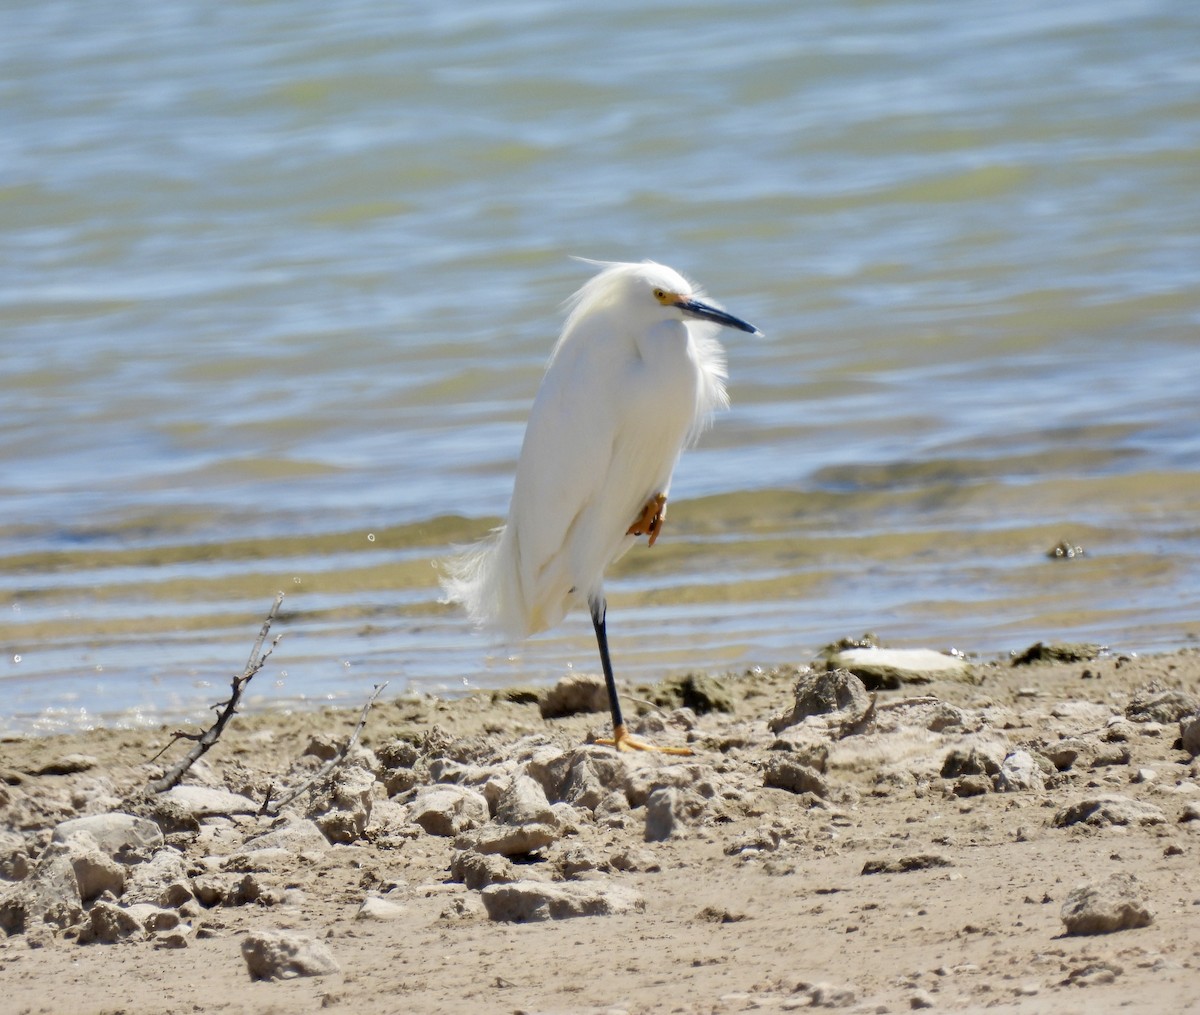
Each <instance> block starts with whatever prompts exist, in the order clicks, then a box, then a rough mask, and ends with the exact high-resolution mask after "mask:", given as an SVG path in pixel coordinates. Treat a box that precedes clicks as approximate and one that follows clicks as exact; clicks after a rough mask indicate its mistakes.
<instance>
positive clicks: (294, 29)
mask: <svg viewBox="0 0 1200 1015" xmlns="http://www.w3.org/2000/svg"><path fill="white" fill-rule="evenodd" d="M1198 38H1200V8H1198V7H1196V6H1195V5H1194V4H1188V3H1182V2H1167V0H1159V2H1154V0H1145V2H1140V0H1139V2H1133V0H1130V2H1121V0H1117V2H1109V3H1103V4H1095V3H1083V2H1067V3H1059V4H1053V5H1050V6H1049V7H1047V5H1045V4H1036V3H1013V4H1007V5H1003V6H997V5H995V4H990V3H983V2H978V0H967V2H965V3H960V4H956V5H954V7H953V8H952V9H950V8H947V7H946V5H944V4H940V3H935V2H932V0H929V2H916V0H898V2H889V3H846V2H832V0H831V2H826V3H818V4H805V5H800V6H797V5H794V4H789V3H783V2H751V3H737V4H734V3H688V4H686V5H683V4H678V3H670V2H665V0H664V2H650V3H646V2H641V3H637V4H633V3H624V2H617V3H615V4H609V5H607V6H606V7H605V8H604V10H603V11H602V12H601V11H599V10H590V11H589V10H584V9H581V8H579V7H578V5H571V4H562V3H552V2H510V3H499V4H490V5H466V6H465V7H463V6H462V5H459V6H458V7H452V6H448V5H445V4H432V3H429V4H425V3H414V4H406V5H401V7H400V8H399V9H396V8H391V7H386V6H385V7H380V6H379V5H377V4H368V3H356V2H351V3H344V4H336V5H329V4H316V3H311V2H309V0H289V2H288V3H282V2H275V0H270V2H264V3H258V4H254V5H251V6H246V5H238V6H234V7H218V8H212V7H211V5H204V4H199V3H195V2H191V0H165V2H163V0H159V2H156V3H148V2H135V3H132V4H128V5H125V6H124V7H122V8H121V10H120V12H114V11H112V10H110V9H107V8H100V7H95V8H93V7H89V6H87V5H80V4H73V3H66V2H54V0H50V2H47V3H42V4H39V5H37V6H36V7H33V8H22V9H21V10H19V11H18V10H16V9H8V10H6V11H4V12H2V13H0V58H2V60H3V64H4V66H5V68H6V73H5V75H4V79H3V81H0V113H2V115H3V120H4V123H5V129H4V131H3V132H0V238H2V240H3V242H2V243H0V343H2V346H0V349H2V353H0V356H2V359H0V433H3V440H2V441H0V609H2V611H3V620H2V621H0V653H2V654H0V687H2V689H3V694H4V699H3V700H4V702H5V705H4V709H3V711H4V719H3V725H4V726H5V727H7V728H9V729H16V730H20V729H39V730H49V729H55V728H61V727H71V726H78V725H87V724H89V723H91V722H94V721H97V719H98V718H99V717H105V718H106V719H107V720H108V721H113V720H114V719H115V720H116V721H122V722H143V721H144V722H152V721H158V720H160V719H161V718H163V717H164V716H171V717H174V716H176V715H180V714H185V715H194V714H196V713H197V712H199V711H202V710H203V708H204V706H205V704H206V703H207V702H209V701H212V700H213V699H214V697H215V696H216V695H217V694H218V693H219V692H220V691H222V690H223V689H224V687H225V685H226V683H227V681H228V678H229V676H230V674H231V673H232V672H235V671H237V670H239V669H240V667H241V665H242V664H243V662H244V659H245V655H246V652H247V651H248V649H249V646H250V643H251V642H252V640H253V637H254V635H255V633H256V632H257V629H258V625H259V623H260V621H261V618H262V617H263V616H264V615H265V613H266V611H267V609H268V607H269V606H270V603H271V601H272V599H273V597H274V595H275V593H276V591H278V590H283V591H285V592H286V593H287V599H286V600H285V606H284V613H283V617H282V619H281V622H280V624H279V625H278V629H279V630H282V631H284V632H285V637H284V640H283V642H282V643H281V644H280V646H279V648H278V649H277V651H276V654H275V656H274V657H273V659H272V661H271V664H270V665H269V667H268V669H267V670H266V671H265V672H264V673H263V674H262V675H260V677H259V678H258V680H257V681H256V684H257V686H255V688H254V690H255V692H256V693H255V701H256V704H257V705H258V706H260V707H283V706H284V705H292V704H296V703H302V702H319V701H326V700H345V701H353V702H357V701H361V700H363V699H364V698H365V697H366V695H367V694H368V693H369V690H370V687H371V685H372V684H373V683H375V682H377V681H378V680H381V679H388V680H390V681H392V683H391V687H390V690H391V691H400V690H403V689H404V688H406V687H413V688H418V689H422V690H436V691H441V692H447V693H448V692H453V691H458V690H461V689H463V688H469V687H477V686H487V685H494V684H499V683H511V682H543V683H544V682H546V681H549V680H552V679H554V678H555V677H557V676H558V675H560V674H561V673H562V672H563V671H564V670H565V669H567V668H568V667H577V668H588V669H591V668H593V667H594V665H595V664H594V661H593V653H594V647H593V645H592V642H591V633H590V624H589V623H588V621H587V618H586V617H584V616H582V615H580V616H576V617H572V618H569V619H568V621H567V622H566V623H564V624H563V625H562V626H560V627H559V628H558V629H557V630H555V631H554V632H552V633H550V634H548V635H546V636H544V637H542V638H539V639H536V640H534V641H531V642H530V643H528V644H526V645H524V646H508V647H506V646H496V645H493V644H491V643H490V642H489V641H488V640H487V639H486V638H485V637H483V636H481V635H477V634H474V633H472V632H471V631H470V630H469V628H468V627H467V625H466V624H465V622H464V621H463V619H462V618H461V617H460V616H459V615H457V614H456V613H455V612H454V611H452V610H449V609H447V608H446V607H443V606H441V605H439V604H438V602H437V596H438V591H437V585H436V571H435V570H434V567H433V564H432V561H434V560H435V559H437V558H438V557H439V556H442V555H444V554H445V553H446V552H447V551H448V548H449V547H450V546H451V545H452V544H455V543H463V542H469V541H471V540H474V539H475V538H477V537H479V536H480V535H482V534H483V533H485V532H486V531H487V530H488V529H489V527H491V526H492V525H494V524H496V523H497V522H498V520H499V519H500V517H501V516H502V515H503V513H504V511H505V508H506V506H507V500H508V495H509V492H510V489H511V486H510V484H511V477H512V472H513V467H514V464H515V460H516V455H517V452H518V450H519V447H520V440H521V433H522V428H523V423H524V419H525V414H526V411H527V408H528V405H529V402H530V400H531V399H532V396H533V393H534V391H535V389H536V386H537V382H538V378H539V376H540V373H541V370H542V366H543V364H544V362H545V359H546V356H547V355H548V353H549V350H550V347H551V345H552V344H553V340H554V337H555V334H556V332H557V329H558V326H559V324H560V322H561V315H560V312H559V309H558V308H559V304H560V303H561V301H562V300H563V299H564V298H565V297H566V296H568V295H569V294H570V292H571V291H572V290H573V289H574V288H576V287H577V286H578V285H579V284H580V283H581V282H582V281H583V280H584V278H585V277H586V274H585V269H582V268H581V267H580V266H579V265H578V264H576V263H575V262H572V261H571V260H570V259H569V257H568V255H570V254H581V255H586V256H591V257H598V258H611V259H640V258H643V257H650V258H654V259H657V260H661V261H664V262H666V263H668V264H671V265H672V266H674V267H676V268H678V269H679V270H681V271H683V272H684V273H685V274H688V275H690V276H692V277H694V278H696V279H697V280H698V281H699V282H700V283H701V284H702V285H704V286H705V287H706V288H707V289H708V290H709V292H710V293H711V294H712V295H713V296H715V297H716V298H718V299H720V300H721V301H722V302H724V303H725V304H726V305H727V306H728V307H729V308H730V309H731V310H733V311H734V312H736V313H738V314H739V315H741V316H743V317H745V318H746V319H748V320H750V321H753V322H754V323H755V324H757V325H758V326H759V327H760V328H761V329H762V330H763V331H765V332H766V333H767V335H768V338H767V339H766V340H762V341H760V340H753V339H750V338H749V337H748V336H743V335H740V334H733V333H730V334H729V335H727V336H726V339H727V345H728V347H729V359H730V371H731V383H730V390H731V394H732V397H733V408H732V409H731V411H730V412H728V413H727V414H725V415H724V416H723V417H722V418H720V419H719V420H718V422H717V426H716V427H715V429H714V430H713V431H711V432H710V433H709V434H708V435H706V437H705V438H704V439H703V441H702V443H701V445H700V446H699V447H698V448H697V449H695V450H693V451H691V452H689V453H688V454H687V455H686V456H685V457H684V459H683V461H682V463H681V465H680V468H679V471H678V473H677V475H676V480H675V483H674V485H673V489H672V494H673V498H672V509H671V518H670V524H669V528H668V531H667V532H666V534H665V537H664V539H663V540H661V541H660V542H659V543H658V545H656V546H655V547H654V549H653V550H651V551H646V550H645V549H644V548H643V549H639V550H635V551H634V552H632V553H631V554H629V555H628V556H627V557H626V558H625V559H624V560H623V561H622V562H621V564H620V565H619V566H618V567H617V568H616V569H615V571H614V573H613V576H612V580H611V582H610V590H609V591H610V596H609V598H610V624H611V634H612V640H613V650H614V655H615V657H616V663H617V667H618V670H619V672H620V673H622V674H624V675H626V676H629V677H649V676H655V675H662V674H665V673H671V672H680V671H686V670H690V669H704V670H715V669H725V668H744V667H746V666H751V665H766V664H771V663H775V662H782V661H796V660H805V659H808V658H809V657H810V656H811V654H812V653H813V651H814V650H815V649H816V648H817V647H819V646H820V645H821V644H823V643H825V642H827V641H830V640H832V639H834V638H837V637H840V636H843V635H848V634H851V635H852V634H859V633H861V632H862V631H864V630H872V631H875V632H876V633H877V634H879V635H880V636H881V637H882V638H883V639H884V640H886V641H888V642H890V643H892V644H897V645H932V646H935V647H951V646H952V647H956V648H959V649H961V650H964V651H969V652H980V653H998V652H1004V651H1007V650H1010V649H1014V648H1022V647H1024V646H1025V645H1027V644H1028V643H1030V642H1031V641H1034V640H1037V639H1040V638H1071V639H1089V640H1096V641H1100V642H1103V643H1106V644H1111V645H1113V646H1114V647H1115V648H1120V649H1122V650H1125V651H1147V650H1153V649H1159V648H1170V647H1175V646H1177V645H1179V644H1181V643H1183V642H1186V641H1187V640H1188V639H1190V638H1193V637H1194V636H1195V634H1196V632H1197V631H1198V630H1200V522H1198V521H1197V519H1198V518H1200V511H1198V508H1200V409H1198V408H1197V399H1196V397H1195V389H1196V379H1197V378H1200V342H1198V341H1197V325H1198V324H1200V284H1198V283H1200V188H1198V187H1197V185H1196V184H1197V179H1198V178H1197V166H1200V47H1198V46H1196V45H1195V42H1196V40H1197V39H1198ZM1061 540H1066V541H1067V542H1069V543H1070V544H1071V545H1080V546H1083V547H1084V549H1085V551H1086V552H1085V554H1084V555H1083V556H1081V557H1074V558H1071V559H1053V558H1051V557H1048V556H1047V551H1048V550H1050V549H1051V548H1052V547H1053V546H1054V545H1055V544H1057V543H1058V542H1059V541H1061Z"/></svg>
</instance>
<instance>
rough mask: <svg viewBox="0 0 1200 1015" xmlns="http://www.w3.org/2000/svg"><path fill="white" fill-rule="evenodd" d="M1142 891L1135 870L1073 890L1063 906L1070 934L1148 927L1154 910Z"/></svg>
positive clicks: (1063, 916)
mask: <svg viewBox="0 0 1200 1015" xmlns="http://www.w3.org/2000/svg"><path fill="white" fill-rule="evenodd" d="M1141 895H1142V893H1141V891H1140V890H1139V888H1138V880H1137V878H1135V877H1134V876H1133V875H1132V874H1113V875H1111V876H1110V877H1109V878H1108V880H1107V881H1103V882H1099V883H1096V884H1090V885H1083V886H1081V887H1079V888H1076V889H1074V890H1072V891H1071V892H1070V893H1069V894H1068V895H1067V898H1066V901H1065V902H1064V903H1063V906H1062V921H1063V923H1064V924H1065V925H1066V929H1067V934H1069V935H1090V934H1111V933H1113V932H1115V931H1119V930H1129V929H1132V928H1137V927H1148V926H1149V925H1150V924H1151V923H1152V922H1153V921H1154V914H1153V912H1151V910H1150V909H1149V908H1148V907H1147V906H1146V903H1145V902H1144V901H1143V899H1142V897H1141Z"/></svg>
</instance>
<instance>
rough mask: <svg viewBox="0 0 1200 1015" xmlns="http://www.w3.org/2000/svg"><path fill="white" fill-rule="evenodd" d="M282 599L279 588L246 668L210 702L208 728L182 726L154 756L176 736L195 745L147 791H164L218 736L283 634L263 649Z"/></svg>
mask: <svg viewBox="0 0 1200 1015" xmlns="http://www.w3.org/2000/svg"><path fill="white" fill-rule="evenodd" d="M282 602H283V593H282V592H280V593H279V595H277V596H276V597H275V602H274V603H273V604H272V605H271V609H270V611H269V612H268V613H267V619H266V620H264V621H263V626H262V630H260V631H259V632H258V638H257V639H256V640H255V642H254V648H252V649H251V650H250V658H249V659H248V660H247V661H246V668H245V669H244V670H242V672H241V673H239V674H238V675H236V676H235V677H234V678H233V680H232V682H231V683H230V693H229V698H228V699H227V700H226V701H222V702H218V703H217V704H215V705H213V709H214V710H215V711H216V712H217V718H216V720H215V721H214V722H213V724H212V725H211V726H209V727H208V729H206V730H203V731H201V732H199V733H187V732H185V731H183V730H176V731H175V733H174V734H173V735H172V737H171V741H170V743H168V744H167V746H166V747H164V748H163V750H162V751H159V752H158V754H156V755H155V756H154V757H155V758H158V757H161V756H162V754H163V752H164V751H166V750H167V748H169V747H171V746H173V745H174V744H175V743H176V742H177V741H179V740H194V741H195V743H196V746H195V747H193V748H192V749H191V750H190V751H188V753H187V754H186V755H185V756H184V757H183V759H182V760H181V761H179V763H178V764H176V765H175V766H174V767H173V768H171V769H169V770H168V771H167V772H166V773H165V774H164V775H163V776H162V778H160V779H155V780H154V781H153V782H151V783H150V784H149V785H148V786H147V787H146V788H147V791H148V792H150V793H165V792H166V791H167V790H169V789H170V788H171V787H172V786H177V785H178V784H179V782H180V780H181V779H182V778H183V777H184V776H185V775H186V774H187V773H188V770H189V769H190V768H191V767H192V766H193V765H194V764H195V763H196V762H197V761H199V760H200V758H201V757H203V756H204V754H206V753H207V752H208V750H209V748H211V747H212V746H213V745H214V744H215V743H216V742H217V741H218V740H219V739H220V738H221V734H222V732H224V730H225V727H226V726H227V725H228V724H229V720H230V719H232V718H233V717H234V716H235V715H236V714H237V707H238V703H239V702H240V701H241V699H242V692H243V691H244V690H245V689H246V685H247V684H249V683H250V681H251V680H252V679H253V677H254V675H255V674H256V673H257V672H258V671H259V670H261V669H262V668H263V666H264V665H265V664H266V662H267V660H268V659H269V658H270V656H271V653H272V652H273V651H274V650H275V646H276V645H278V644H279V639H280V638H281V637H283V636H282V635H276V636H275V638H274V639H273V640H272V641H271V644H270V645H268V646H267V648H266V650H265V651H264V650H263V642H265V641H266V640H267V635H268V634H269V633H270V631H271V623H272V622H273V621H274V620H275V615H276V614H277V613H278V612H279V605H280V604H281V603H282Z"/></svg>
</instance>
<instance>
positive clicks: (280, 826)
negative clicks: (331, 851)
mask: <svg viewBox="0 0 1200 1015" xmlns="http://www.w3.org/2000/svg"><path fill="white" fill-rule="evenodd" d="M328 848H329V840H328V839H327V838H325V833H324V832H322V831H321V829H320V828H318V827H317V825H316V822H314V821H310V820H309V819H308V818H284V819H282V820H280V821H278V822H277V823H276V824H275V825H274V826H273V827H272V828H270V829H269V830H268V831H266V832H263V833H262V834H261V835H255V836H252V837H251V838H249V839H247V840H246V841H245V842H243V843H242V846H241V849H242V851H243V852H253V851H255V850H260V849H285V850H287V851H288V852H289V853H320V852H324V851H325V850H327V849H328Z"/></svg>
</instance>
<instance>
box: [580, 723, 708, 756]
mask: <svg viewBox="0 0 1200 1015" xmlns="http://www.w3.org/2000/svg"><path fill="white" fill-rule="evenodd" d="M595 742H596V743H598V744H603V745H604V746H605V747H615V748H616V749H617V750H618V751H657V752H658V753H659V754H683V755H687V756H689V757H690V756H691V753H692V750H691V748H690V747H659V746H657V745H656V744H648V743H646V741H644V740H639V739H638V738H637V737H635V736H633V734H631V733H630V732H629V731H628V730H627V729H626V728H625V727H624V726H616V727H614V728H613V735H612V739H611V740H610V739H608V738H607V737H604V738H603V739H597V740H596V741H595Z"/></svg>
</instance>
